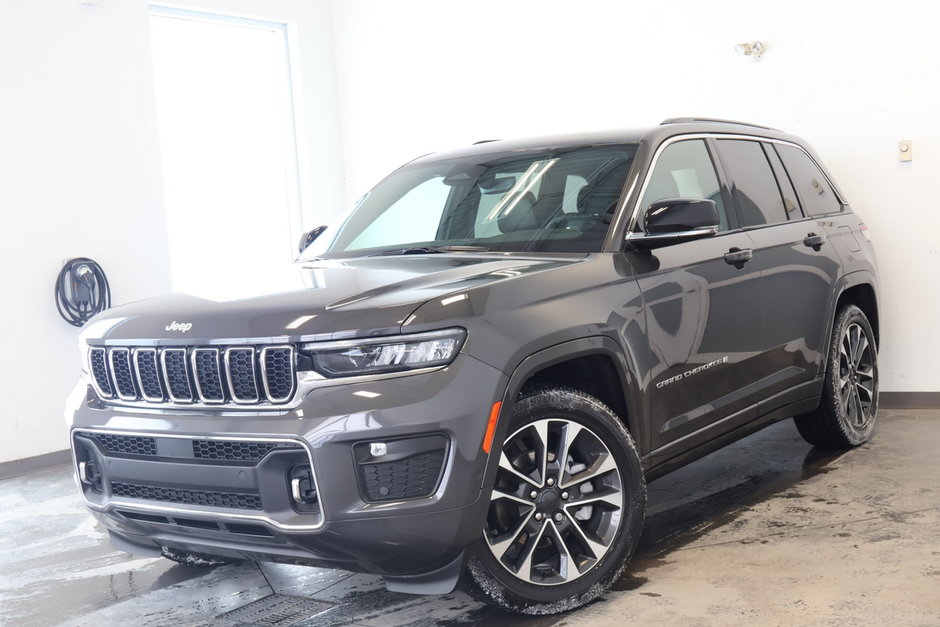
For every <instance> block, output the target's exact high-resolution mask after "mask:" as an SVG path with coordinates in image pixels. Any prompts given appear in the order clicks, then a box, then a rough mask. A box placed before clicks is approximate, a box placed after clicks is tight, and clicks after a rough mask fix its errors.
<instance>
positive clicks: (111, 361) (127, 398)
mask: <svg viewBox="0 0 940 627" xmlns="http://www.w3.org/2000/svg"><path fill="white" fill-rule="evenodd" d="M117 353H122V354H123V355H124V358H123V359H124V360H125V361H126V362H127V373H128V374H129V375H130V377H131V385H132V386H134V394H133V395H130V394H124V393H123V392H122V391H121V386H120V385H118V380H117V376H115V374H114V373H115V371H116V368H115V367H114V359H115V355H116V354H117ZM108 365H109V366H111V383H112V384H113V385H114V392H115V394H117V397H118V398H119V399H121V400H122V401H136V400H137V399H139V398H140V394H138V390H137V386H136V383H135V382H134V367H133V364H132V363H131V351H130V349H129V348H125V347H123V346H118V347H115V348H109V349H108Z"/></svg>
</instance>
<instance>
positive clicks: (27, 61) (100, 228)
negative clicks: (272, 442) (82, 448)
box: [0, 0, 169, 462]
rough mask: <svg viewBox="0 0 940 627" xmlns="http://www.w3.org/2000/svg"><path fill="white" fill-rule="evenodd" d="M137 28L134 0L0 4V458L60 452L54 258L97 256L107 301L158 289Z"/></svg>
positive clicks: (147, 82) (160, 259) (70, 341)
mask: <svg viewBox="0 0 940 627" xmlns="http://www.w3.org/2000/svg"><path fill="white" fill-rule="evenodd" d="M146 28H147V8H146V4H145V3H144V2H143V1H142V0H122V1H121V2H102V4H101V5H100V6H97V7H85V6H82V5H81V4H79V2H78V1H77V0H44V1H43V2H41V3H40V2H34V1H32V0H4V1H3V2H0V60H2V62H0V94H2V97H0V211H2V216H3V226H2V236H0V237H2V240H0V241H2V245H0V268H2V271H0V294H2V297H0V298H2V301H3V306H2V311H3V314H2V329H3V336H4V350H3V351H0V381H2V384H0V386H2V392H3V394H2V395H3V411H2V415H0V421H2V424H3V428H4V431H3V433H4V436H3V437H2V438H0V462H3V461H8V460H11V459H19V458H23V457H29V456H33V455H38V454H41V453H46V452H50V451H54V450H62V449H64V448H67V446H68V438H67V432H66V428H65V423H64V421H63V418H62V408H63V405H64V402H65V397H66V395H67V394H68V392H69V391H70V389H71V387H72V386H73V385H74V383H75V381H76V380H77V379H78V373H79V367H80V362H79V353H78V350H77V337H78V333H79V330H78V329H77V328H75V327H72V326H69V325H68V324H67V323H66V322H65V321H64V320H62V319H61V318H59V316H58V313H57V312H56V309H55V302H54V299H53V285H54V283H55V278H56V275H57V274H58V272H59V269H60V268H61V266H62V262H63V260H65V259H67V258H70V257H77V256H88V257H92V258H93V259H95V260H97V261H98V262H99V263H100V264H101V265H102V267H103V268H104V270H105V272H106V273H107V274H108V278H109V280H110V282H111V290H112V294H113V298H114V302H115V303H122V302H127V301H130V300H135V299H139V298H142V297H145V296H148V295H151V294H154V293H160V292H165V291H167V290H168V289H169V265H168V259H169V252H168V250H167V243H166V229H165V226H164V222H165V221H164V215H163V207H162V200H161V187H160V175H159V159H158V153H157V145H156V141H157V139H156V138H157V135H156V126H155V117H154V107H153V94H152V80H151V76H150V72H149V67H150V59H149V51H148V43H147V38H146V37H145V36H141V35H142V34H145V33H146Z"/></svg>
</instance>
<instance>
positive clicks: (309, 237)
mask: <svg viewBox="0 0 940 627" xmlns="http://www.w3.org/2000/svg"><path fill="white" fill-rule="evenodd" d="M325 230H326V226H318V227H317V228H315V229H313V230H312V231H307V232H306V233H304V234H303V235H301V236H300V245H299V247H298V248H299V250H298V252H304V250H306V249H307V246H309V245H310V244H312V243H313V240H315V239H317V238H318V237H320V234H321V233H323V231H325Z"/></svg>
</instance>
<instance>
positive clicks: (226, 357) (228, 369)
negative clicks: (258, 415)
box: [224, 346, 261, 405]
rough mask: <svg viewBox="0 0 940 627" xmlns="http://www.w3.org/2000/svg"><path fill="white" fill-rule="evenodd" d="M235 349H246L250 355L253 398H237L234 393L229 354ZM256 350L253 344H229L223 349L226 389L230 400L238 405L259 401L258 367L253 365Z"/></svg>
mask: <svg viewBox="0 0 940 627" xmlns="http://www.w3.org/2000/svg"><path fill="white" fill-rule="evenodd" d="M235 351H248V352H249V354H250V355H251V378H252V380H253V381H254V382H255V397H254V398H253V399H241V398H238V395H236V394H235V386H234V385H233V383H232V365H231V355H232V353H234V352H235ZM257 357H258V355H257V351H256V350H255V347H254V346H230V347H228V348H226V349H225V355H224V360H225V374H226V375H227V376H226V379H227V381H228V391H229V395H230V396H231V397H232V401H233V402H234V403H236V404H238V405H250V404H254V403H259V402H261V389H260V388H259V387H258V369H257V366H256V365H255V361H256V360H257Z"/></svg>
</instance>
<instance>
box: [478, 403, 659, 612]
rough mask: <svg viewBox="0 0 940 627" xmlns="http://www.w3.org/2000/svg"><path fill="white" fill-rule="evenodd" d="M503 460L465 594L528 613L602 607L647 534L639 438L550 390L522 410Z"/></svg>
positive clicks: (602, 409)
mask: <svg viewBox="0 0 940 627" xmlns="http://www.w3.org/2000/svg"><path fill="white" fill-rule="evenodd" d="M501 451H502V452H501V453H500V461H499V470H498V471H497V475H496V483H495V486H494V488H493V492H492V496H491V499H490V507H489V512H488V516H487V520H486V526H485V529H484V531H483V535H482V537H481V538H480V540H479V541H478V542H477V544H476V545H475V547H474V550H473V554H472V556H471V558H470V560H469V564H468V577H466V580H467V581H466V582H465V584H466V586H467V587H469V588H470V592H471V593H474V595H475V596H477V597H478V598H480V597H483V598H485V599H486V600H489V601H492V602H496V603H497V604H498V605H500V606H502V607H504V608H506V609H508V610H511V611H515V612H521V613H526V614H554V613H557V612H562V611H565V610H568V609H572V608H575V607H580V606H582V605H584V604H585V603H588V602H590V601H592V600H593V599H595V598H597V597H598V596H599V595H600V594H601V593H602V592H604V590H606V589H607V587H608V586H610V584H611V583H612V582H613V581H614V580H615V579H616V578H617V577H618V576H619V575H620V573H621V572H622V571H623V569H624V568H625V567H626V564H627V562H628V560H629V558H630V556H631V555H632V554H633V551H634V549H635V548H636V544H637V540H638V539H639V536H640V531H641V528H642V525H643V515H644V511H645V507H646V484H645V481H644V478H643V472H642V469H641V467H640V460H639V456H638V455H637V451H636V447H635V446H634V444H633V440H632V439H631V437H630V434H629V433H628V432H627V431H626V429H625V428H624V426H623V424H622V423H621V422H620V420H619V419H618V418H617V416H616V415H614V413H613V412H612V411H611V410H610V409H609V408H608V407H607V406H605V405H604V404H603V403H601V402H600V401H598V400H597V399H595V398H594V397H592V396H589V395H587V394H584V393H583V392H580V391H577V390H573V389H567V388H546V389H540V390H536V391H534V392H532V393H530V394H528V395H526V396H525V397H523V398H522V399H520V400H519V401H518V402H517V403H516V404H515V407H514V411H513V416H512V419H511V422H510V425H509V435H508V436H507V437H506V440H505V442H504V443H503V446H502V449H501Z"/></svg>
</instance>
